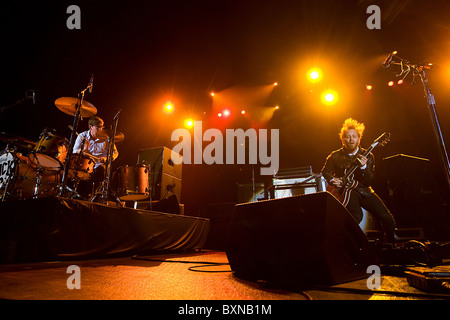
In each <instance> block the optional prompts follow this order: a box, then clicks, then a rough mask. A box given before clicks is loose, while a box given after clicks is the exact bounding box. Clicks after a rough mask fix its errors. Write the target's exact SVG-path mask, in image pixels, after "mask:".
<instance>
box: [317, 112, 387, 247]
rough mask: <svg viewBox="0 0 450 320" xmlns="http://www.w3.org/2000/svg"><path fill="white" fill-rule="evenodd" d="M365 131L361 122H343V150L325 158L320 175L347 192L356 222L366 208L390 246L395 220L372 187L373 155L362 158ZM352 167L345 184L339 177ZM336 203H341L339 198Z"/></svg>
mask: <svg viewBox="0 0 450 320" xmlns="http://www.w3.org/2000/svg"><path fill="white" fill-rule="evenodd" d="M364 129H365V125H364V123H360V122H358V121H356V120H354V119H352V118H348V119H346V120H345V122H344V124H343V126H342V128H341V131H340V133H339V137H340V139H341V141H342V148H340V149H339V150H335V151H333V152H331V153H330V155H328V157H327V159H326V162H325V165H324V167H323V168H322V175H323V177H324V178H325V179H326V180H327V182H328V184H329V188H330V189H333V188H336V189H338V190H344V191H345V192H347V195H348V196H349V198H348V203H347V205H346V208H347V210H348V211H349V212H350V213H351V214H352V216H353V217H354V218H355V220H356V222H358V223H360V222H361V220H362V218H363V212H362V209H361V208H364V209H366V210H367V211H368V212H370V213H371V214H372V215H373V216H374V217H375V218H376V219H378V220H379V221H380V222H381V224H382V226H383V229H384V231H385V234H386V239H385V240H386V241H387V242H388V243H393V242H394V231H395V220H394V217H393V216H392V214H391V213H390V212H389V210H388V209H387V208H386V206H385V204H384V203H383V201H382V200H381V199H380V197H379V196H378V195H377V194H376V193H375V191H374V190H373V189H372V187H371V183H372V180H373V177H374V173H375V158H374V156H373V154H372V153H369V154H368V155H367V156H366V157H365V156H364V155H363V154H364V151H365V149H363V148H361V147H360V142H361V138H362V136H363V133H364ZM355 164H357V169H356V170H355V171H354V173H353V175H351V176H350V177H349V179H347V182H345V181H343V179H342V177H344V176H345V173H346V170H348V169H349V168H350V167H352V166H353V165H355ZM344 184H345V185H344ZM345 192H344V193H345ZM332 193H333V192H332ZM339 200H341V202H342V203H343V201H342V199H339Z"/></svg>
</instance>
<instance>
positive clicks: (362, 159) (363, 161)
mask: <svg viewBox="0 0 450 320" xmlns="http://www.w3.org/2000/svg"><path fill="white" fill-rule="evenodd" d="M367 160H368V159H367V157H364V156H363V155H362V154H359V155H358V158H356V161H358V163H359V167H360V168H364V166H365V165H366V164H367Z"/></svg>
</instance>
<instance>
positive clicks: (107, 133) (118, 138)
mask: <svg viewBox="0 0 450 320" xmlns="http://www.w3.org/2000/svg"><path fill="white" fill-rule="evenodd" d="M112 136H113V133H112V131H111V130H109V129H103V130H101V131H97V138H98V139H100V140H107V139H108V138H110V137H112ZM124 139H125V135H124V134H123V133H122V132H116V135H115V136H114V143H121V142H122V141H123V140H124Z"/></svg>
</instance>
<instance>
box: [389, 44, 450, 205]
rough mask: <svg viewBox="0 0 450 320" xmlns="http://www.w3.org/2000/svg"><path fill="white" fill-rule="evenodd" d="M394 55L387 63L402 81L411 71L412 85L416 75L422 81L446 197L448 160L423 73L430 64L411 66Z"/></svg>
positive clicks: (449, 173) (449, 175)
mask: <svg viewBox="0 0 450 320" xmlns="http://www.w3.org/2000/svg"><path fill="white" fill-rule="evenodd" d="M396 53H397V52H396V51H394V52H393V53H392V54H391V55H390V57H391V61H389V63H392V64H395V65H400V66H401V71H402V72H401V73H400V74H399V76H400V75H404V76H403V79H404V78H405V77H406V76H407V75H408V74H409V73H410V71H411V70H412V71H413V83H414V78H415V76H416V75H419V76H420V79H421V81H422V85H423V89H424V92H425V98H426V100H427V106H428V112H429V113H430V117H431V122H432V125H433V131H434V135H435V138H436V141H437V143H438V147H439V156H440V161H441V165H442V168H443V169H444V173H445V176H446V180H447V193H446V196H447V197H448V192H449V191H450V161H449V158H448V155H447V149H446V147H445V142H444V138H443V136H442V131H441V127H440V125H439V118H438V114H437V112H436V101H435V99H434V95H433V94H432V93H431V90H430V87H429V85H428V78H427V75H426V73H425V70H426V69H431V64H427V65H417V64H412V63H410V62H409V61H407V60H405V59H402V58H400V57H398V56H397V55H396ZM388 58H389V57H388ZM394 58H397V59H399V60H400V62H395V61H392V59H394ZM388 67H389V64H388V65H387V66H386V68H388Z"/></svg>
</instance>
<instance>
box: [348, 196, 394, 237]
mask: <svg viewBox="0 0 450 320" xmlns="http://www.w3.org/2000/svg"><path fill="white" fill-rule="evenodd" d="M361 207H362V208H364V209H366V210H367V211H368V212H370V213H371V214H372V215H373V216H374V217H375V219H377V220H378V221H380V222H381V224H382V226H383V230H384V231H385V233H386V241H387V242H388V243H393V242H394V232H395V219H394V216H393V215H392V214H391V213H390V212H389V210H388V208H386V206H385V205H384V203H383V201H382V200H381V199H380V197H378V195H377V194H376V193H374V192H372V193H370V194H369V195H362V194H360V193H359V192H358V191H356V190H352V192H351V194H350V200H349V202H348V204H347V210H348V211H350V213H351V214H352V216H353V217H354V218H355V220H356V222H358V223H360V222H361V220H362V218H363V212H362V209H361Z"/></svg>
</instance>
